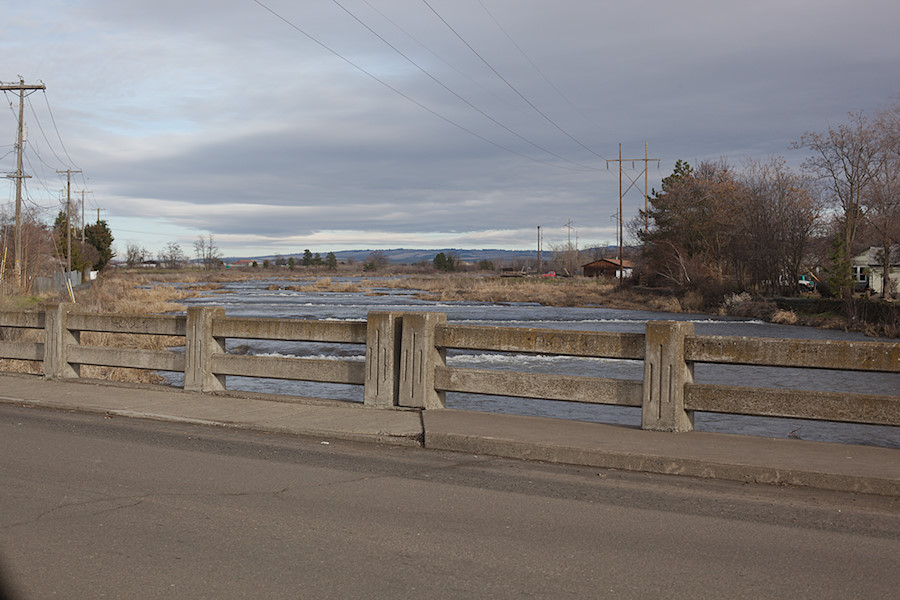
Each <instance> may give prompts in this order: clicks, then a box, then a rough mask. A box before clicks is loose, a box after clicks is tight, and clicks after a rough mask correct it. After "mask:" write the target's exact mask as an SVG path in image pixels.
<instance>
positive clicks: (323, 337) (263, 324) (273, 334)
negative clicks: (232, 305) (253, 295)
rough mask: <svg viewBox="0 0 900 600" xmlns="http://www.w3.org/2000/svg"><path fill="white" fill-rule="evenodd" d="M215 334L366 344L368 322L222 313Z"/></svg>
mask: <svg viewBox="0 0 900 600" xmlns="http://www.w3.org/2000/svg"><path fill="white" fill-rule="evenodd" d="M212 334H213V337H222V338H243V339H254V340H282V341H296V342H331V343H336V344H365V343H366V323H365V322H359V323H355V322H342V321H301V320H299V319H244V318H235V317H223V318H217V319H215V320H214V321H213V331H212Z"/></svg>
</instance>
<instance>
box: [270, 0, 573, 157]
mask: <svg viewBox="0 0 900 600" xmlns="http://www.w3.org/2000/svg"><path fill="white" fill-rule="evenodd" d="M253 1H254V2H255V3H256V4H258V5H259V6H260V7H261V8H263V9H264V10H266V11H267V12H269V13H270V14H272V16H274V17H275V18H277V19H279V20H280V21H282V22H284V23H285V24H286V25H287V26H288V27H290V28H291V29H294V30H295V31H296V32H297V33H299V34H301V35H303V36H304V37H306V38H307V39H309V40H310V41H312V42H313V43H315V44H316V45H318V46H319V47H321V48H323V49H324V50H326V51H328V52H329V53H331V54H333V55H334V56H336V57H337V58H339V59H341V60H342V61H344V62H345V63H347V64H348V65H350V66H351V67H353V68H354V69H356V70H357V71H359V72H361V73H363V74H364V75H366V76H368V77H369V78H371V79H373V80H374V81H376V82H378V83H380V84H381V85H382V86H384V87H386V88H387V89H389V90H391V91H392V92H394V93H395V94H397V95H398V96H400V97H402V98H404V99H405V100H407V101H409V102H411V103H413V104H415V105H416V106H418V107H419V108H421V109H422V110H424V111H426V112H428V113H430V114H431V115H433V116H435V117H437V118H438V119H440V120H442V121H444V122H445V123H447V124H449V125H452V126H453V127H456V128H457V129H459V130H460V131H463V132H465V133H468V134H469V135H471V136H473V137H476V138H478V139H480V140H481V141H483V142H485V143H488V144H490V145H491V146H494V147H495V148H499V149H501V150H503V151H505V152H509V153H510V154H514V155H516V156H519V157H521V158H525V159H527V160H530V161H532V162H537V163H541V164H545V165H549V166H552V167H556V168H562V169H568V170H583V169H572V168H571V167H567V166H563V165H560V164H558V163H552V162H550V161H546V160H542V159H540V158H536V157H534V156H530V155H528V154H525V153H523V152H519V151H518V150H514V149H512V148H509V147H508V146H505V145H503V144H501V143H499V142H495V141H494V140H492V139H490V138H487V137H485V136H483V135H481V134H479V133H477V132H475V131H472V130H471V129H469V128H468V127H466V126H464V125H461V124H460V123H457V122H456V121H454V120H452V119H450V118H449V117H446V116H444V115H443V114H441V113H439V112H437V111H436V110H434V109H432V108H430V107H429V106H427V105H425V104H424V103H422V102H420V101H418V100H416V99H415V98H413V97H412V96H410V95H408V94H406V93H405V92H403V91H402V90H400V89H398V88H396V87H394V86H392V85H391V84H390V83H388V82H387V81H385V80H384V79H381V78H380V77H378V76H377V75H375V74H374V73H372V72H371V71H369V70H367V69H366V68H364V67H362V66H361V65H358V64H357V63H355V62H353V61H352V60H350V59H349V58H347V57H346V56H344V55H343V54H341V53H339V52H338V51H337V50H334V49H333V48H331V47H330V46H328V45H327V44H325V43H324V42H322V41H321V40H319V39H318V38H316V37H315V36H313V35H312V34H310V33H308V32H307V31H305V30H304V29H302V28H301V27H300V26H298V25H297V24H295V23H294V22H292V21H291V20H289V19H288V18H287V17H285V16H283V15H281V14H280V13H278V12H277V11H275V10H274V9H272V8H271V7H269V6H267V5H266V4H265V3H263V2H262V1H261V0H253Z"/></svg>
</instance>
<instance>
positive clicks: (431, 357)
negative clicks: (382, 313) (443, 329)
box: [398, 313, 447, 409]
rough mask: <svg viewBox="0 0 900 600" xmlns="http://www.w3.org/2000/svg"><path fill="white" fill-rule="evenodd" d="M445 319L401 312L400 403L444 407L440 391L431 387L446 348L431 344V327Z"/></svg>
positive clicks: (432, 336) (418, 406)
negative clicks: (435, 371)
mask: <svg viewBox="0 0 900 600" xmlns="http://www.w3.org/2000/svg"><path fill="white" fill-rule="evenodd" d="M446 322H447V315H445V314H444V313H407V314H404V315H403V326H402V331H403V333H402V335H401V339H402V341H401V345H400V362H401V364H400V393H399V401H398V402H399V404H400V406H409V407H413V408H425V409H429V408H444V407H445V406H446V402H445V396H446V394H445V393H444V392H438V391H437V390H435V389H434V369H435V367H437V366H444V365H445V364H446V354H447V353H446V350H444V349H443V348H436V347H435V345H434V330H435V328H436V327H437V326H438V325H443V324H444V323H446Z"/></svg>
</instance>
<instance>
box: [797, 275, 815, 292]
mask: <svg viewBox="0 0 900 600" xmlns="http://www.w3.org/2000/svg"><path fill="white" fill-rule="evenodd" d="M797 284H798V285H799V286H800V290H801V291H804V292H814V291H816V282H815V281H813V280H812V279H810V277H809V276H808V275H801V276H800V279H799V280H798V281H797Z"/></svg>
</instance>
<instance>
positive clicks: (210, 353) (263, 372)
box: [0, 304, 900, 431]
mask: <svg viewBox="0 0 900 600" xmlns="http://www.w3.org/2000/svg"><path fill="white" fill-rule="evenodd" d="M0 327H2V328H7V329H18V330H29V329H30V330H37V331H41V332H42V336H40V335H39V336H38V337H42V338H43V341H31V342H28V341H9V340H4V339H3V338H0V359H16V360H27V361H37V362H39V363H41V364H42V372H43V375H44V377H46V378H49V379H66V378H77V377H80V375H81V366H82V365H100V366H109V367H126V368H137V369H150V370H158V371H175V372H183V373H184V387H185V389H186V390H189V391H199V392H212V391H217V390H224V389H226V378H227V376H229V375H240V376H245V377H266V378H277V379H289V380H298V381H315V382H325V383H341V384H354V385H361V386H363V387H364V394H363V395H364V402H365V404H366V405H367V406H371V407H378V408H388V409H389V408H394V407H413V408H422V409H426V410H432V409H440V408H443V407H444V406H445V396H446V393H447V392H464V393H478V394H487V395H499V396H511V397H523V398H540V399H546V400H557V401H564V402H579V403H589V404H610V405H618V406H632V407H638V408H640V409H641V415H642V418H641V424H642V427H643V428H644V429H652V430H659V431H688V430H690V429H692V428H693V413H694V411H708V412H719V413H733V414H744V415H753V416H777V417H794V418H802V419H818V420H828V421H843V422H852V423H866V424H875V425H892V426H900V396H896V395H894V396H883V395H873V394H864V393H857V394H851V393H842V392H819V391H805V390H786V389H771V388H755V387H739V386H724V385H715V384H699V383H695V382H694V376H693V374H694V364H695V363H697V362H706V363H722V364H742V365H763V366H776V367H801V368H809V369H841V370H851V371H873V372H886V373H900V344H898V343H882V342H844V341H813V340H787V339H771V338H747V337H722V336H699V335H695V334H694V328H693V324H692V323H685V322H666V321H658V322H650V323H648V324H647V328H646V331H645V333H604V332H581V331H564V330H548V329H531V328H512V327H487V326H468V325H454V324H448V323H447V322H446V315H444V314H442V313H400V312H370V313H369V314H368V317H367V320H366V322H352V323H348V322H332V321H309V320H295V319H248V318H234V317H226V316H225V311H224V309H222V308H209V307H193V308H189V309H188V311H187V315H186V316H174V315H169V316H161V315H147V316H126V315H97V314H83V313H78V312H75V311H74V310H73V307H72V305H69V304H58V305H52V306H49V307H48V308H47V309H46V310H45V311H42V312H21V311H18V312H0ZM84 332H102V333H112V334H122V333H127V334H138V335H163V336H177V337H180V338H183V339H184V344H183V347H184V351H183V352H181V351H175V350H144V349H136V348H119V347H106V346H97V345H87V344H83V343H82V342H81V338H82V334H83V333H84ZM228 339H259V340H283V341H296V342H319V343H335V344H356V345H360V346H365V355H366V360H365V362H364V363H363V362H359V361H352V360H317V359H312V358H286V357H264V356H244V355H239V354H229V353H228V352H227V351H226V340H228ZM448 349H459V350H482V351H490V352H511V353H533V354H545V355H566V356H578V357H592V358H612V359H629V360H637V361H642V362H643V367H644V368H643V371H644V376H643V380H624V379H611V378H603V377H585V376H572V375H567V374H546V373H528V372H510V371H494V370H479V369H466V368H458V367H452V366H448V365H447V361H446V355H447V350H448Z"/></svg>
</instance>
